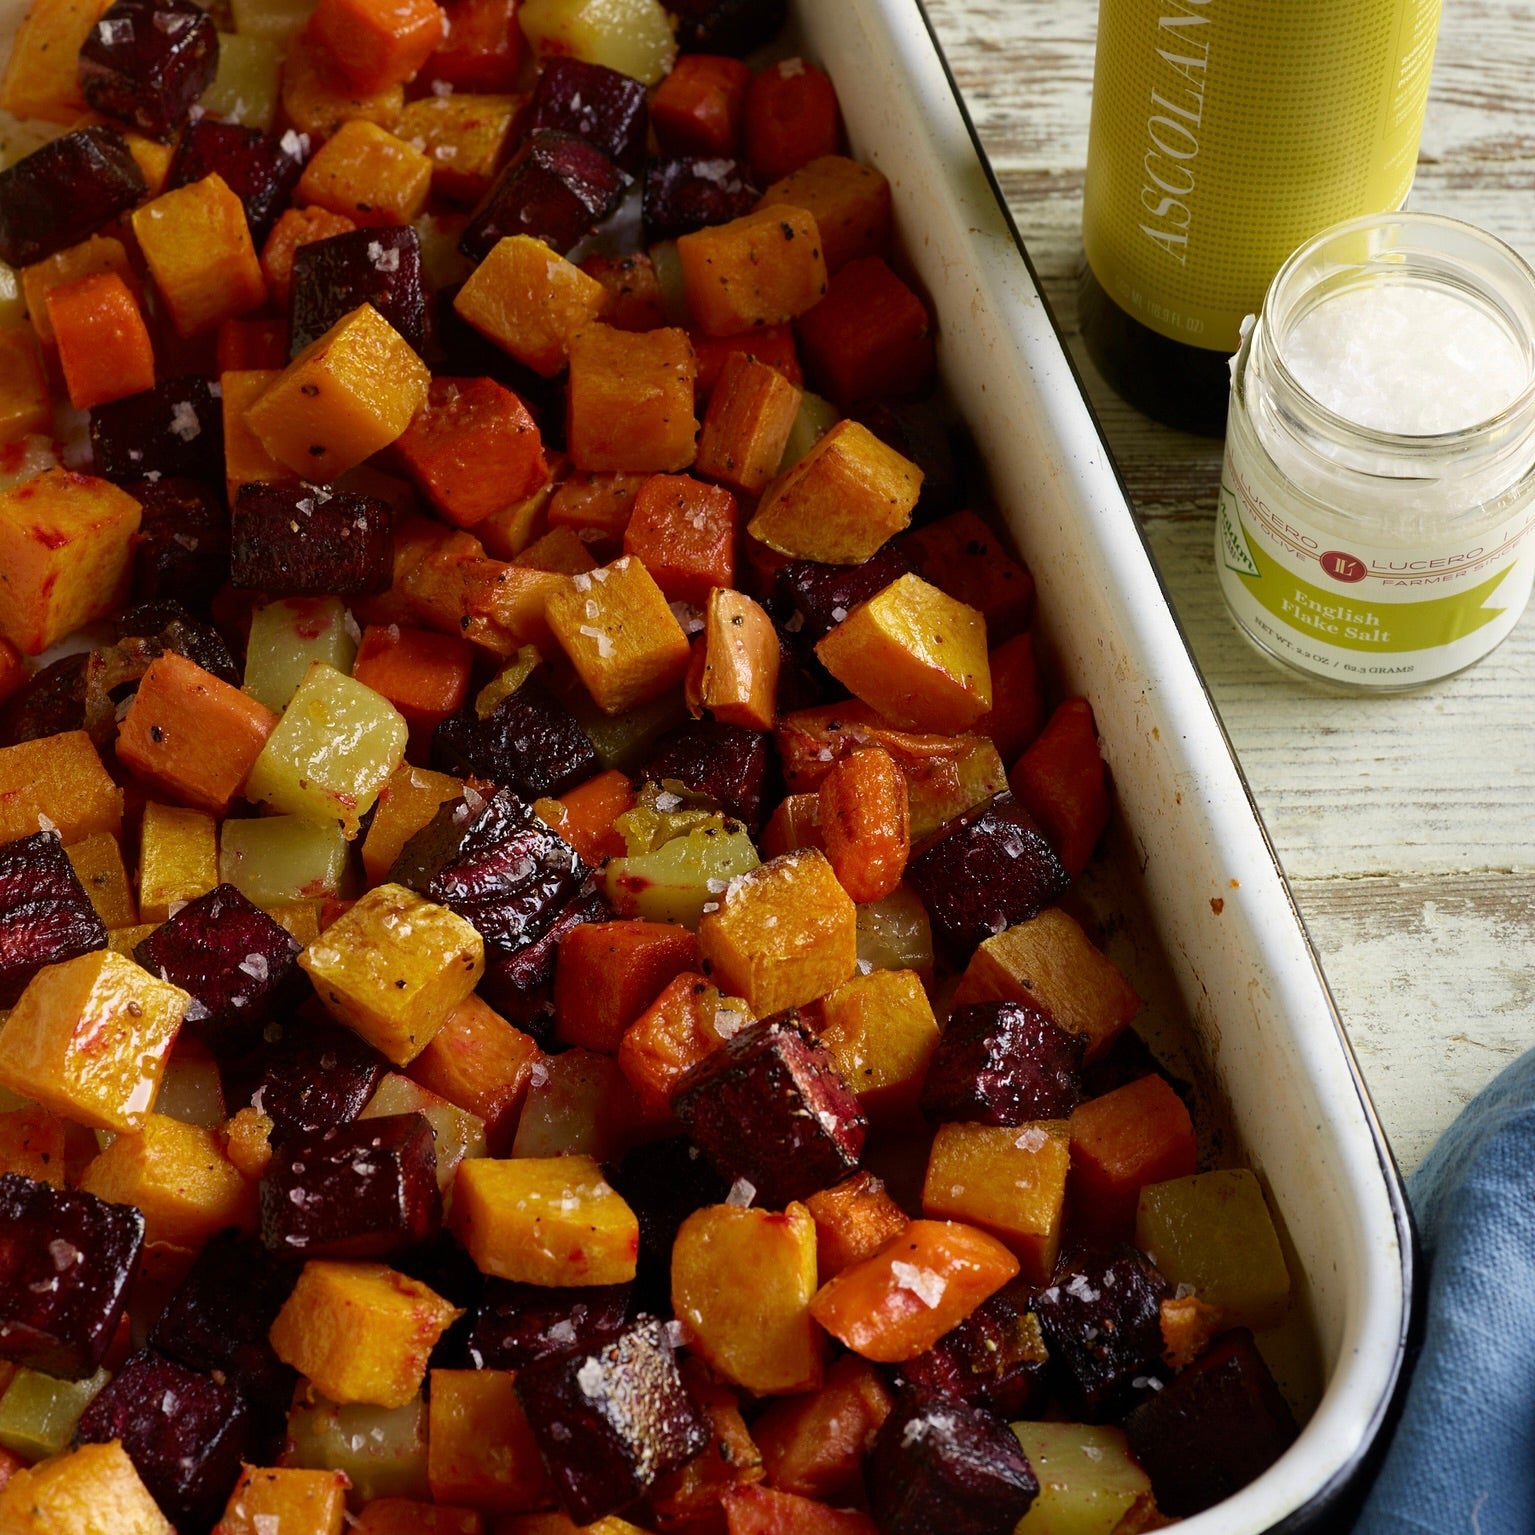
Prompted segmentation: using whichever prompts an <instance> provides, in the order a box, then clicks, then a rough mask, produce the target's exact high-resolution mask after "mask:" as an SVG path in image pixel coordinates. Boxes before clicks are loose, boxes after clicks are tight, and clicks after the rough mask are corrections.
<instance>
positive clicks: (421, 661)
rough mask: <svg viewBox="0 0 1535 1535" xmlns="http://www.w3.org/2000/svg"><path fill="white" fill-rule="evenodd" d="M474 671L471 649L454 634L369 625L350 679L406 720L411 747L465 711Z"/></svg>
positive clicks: (358, 648) (469, 645)
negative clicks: (411, 742) (387, 701)
mask: <svg viewBox="0 0 1535 1535" xmlns="http://www.w3.org/2000/svg"><path fill="white" fill-rule="evenodd" d="M473 669H474V646H472V645H471V644H470V643H469V642H468V641H467V640H463V639H460V638H458V637H457V636H456V635H452V634H434V633H432V632H431V631H430V630H427V629H403V628H401V627H400V626H399V625H398V624H389V625H387V626H380V625H376V624H370V625H369V626H368V628H366V629H365V630H363V635H362V643H361V644H360V645H359V646H358V647H357V659H356V661H355V662H354V663H353V665H352V675H353V676H354V677H355V678H356V679H357V680H358V681H359V682H363V683H366V684H367V685H368V686H369V687H370V688H372V689H373V691H374V692H375V693H378V694H381V695H382V696H383V697H384V698H387V699H388V700H389V702H390V703H392V704H393V705H394V706H395V708H396V709H398V710H399V711H400V713H401V714H402V715H404V717H405V723H406V724H407V725H408V726H409V727H410V733H411V739H412V741H413V742H425V740H426V739H427V737H428V736H430V734H431V732H432V731H433V730H434V729H435V728H436V727H437V726H438V725H440V724H441V723H442V721H443V720H445V719H447V717H448V716H449V715H450V714H456V713H457V712H458V711H459V709H460V708H461V707H462V706H463V702H464V699H465V698H466V697H467V696H468V693H469V674H470V672H472V671H473Z"/></svg>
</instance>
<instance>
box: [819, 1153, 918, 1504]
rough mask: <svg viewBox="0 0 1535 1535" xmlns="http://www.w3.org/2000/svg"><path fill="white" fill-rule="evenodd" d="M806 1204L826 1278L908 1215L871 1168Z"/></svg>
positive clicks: (881, 1241) (894, 1232) (873, 1248)
mask: <svg viewBox="0 0 1535 1535" xmlns="http://www.w3.org/2000/svg"><path fill="white" fill-rule="evenodd" d="M805 1208H806V1209H807V1210H809V1211H810V1217H811V1219H812V1220H813V1221H814V1222H815V1256H816V1272H817V1273H818V1274H820V1276H821V1279H822V1280H823V1282H824V1281H825V1280H827V1279H830V1278H832V1277H833V1276H834V1275H836V1274H840V1273H841V1272H842V1270H843V1269H845V1268H847V1267H849V1266H850V1265H851V1264H854V1263H862V1262H863V1260H864V1259H865V1258H872V1257H873V1256H874V1254H875V1253H877V1252H878V1251H879V1250H880V1248H882V1247H883V1246H884V1245H885V1244H886V1243H887V1242H890V1241H892V1240H894V1239H895V1238H896V1237H898V1236H899V1235H900V1234H901V1233H902V1232H903V1231H904V1230H905V1229H906V1224H907V1220H908V1216H907V1214H906V1212H905V1211H904V1210H903V1209H902V1208H901V1207H900V1206H899V1205H898V1204H897V1203H896V1202H895V1200H893V1199H892V1198H891V1197H890V1195H889V1194H888V1193H887V1192H886V1189H885V1185H884V1184H883V1183H881V1182H880V1180H879V1179H878V1178H876V1177H875V1176H874V1174H873V1173H871V1172H856V1173H854V1174H853V1176H852V1177H851V1178H844V1179H843V1180H842V1182H841V1183H837V1184H833V1186H832V1187H831V1188H829V1189H817V1190H816V1192H815V1193H814V1194H811V1195H810V1196H809V1198H807V1199H806V1200H805ZM790 1490H791V1491H796V1492H797V1491H800V1490H801V1489H799V1488H791V1489H790Z"/></svg>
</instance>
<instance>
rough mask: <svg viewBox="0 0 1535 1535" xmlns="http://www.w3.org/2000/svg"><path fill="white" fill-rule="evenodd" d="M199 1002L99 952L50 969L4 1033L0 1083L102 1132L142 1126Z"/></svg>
mask: <svg viewBox="0 0 1535 1535" xmlns="http://www.w3.org/2000/svg"><path fill="white" fill-rule="evenodd" d="M190 1001H191V998H190V997H189V996H188V995H187V994H186V992H184V991H182V990H181V988H180V987H179V986H172V985H171V984H170V983H169V982H168V981H162V980H160V979H159V978H158V977H156V976H152V975H150V973H149V972H148V971H147V970H144V969H142V968H140V967H139V966H138V965H136V964H134V963H133V961H132V960H129V959H124V958H123V956H122V955H121V954H114V953H113V952H112V951H111V950H110V949H98V950H97V951H96V952H95V953H92V954H82V955H80V957H79V958H78V959H70V960H65V961H64V962H63V963H62V964H57V965H48V966H46V967H45V968H43V969H42V970H40V971H38V973H37V974H36V975H35V976H34V977H33V978H32V980H31V981H30V982H29V983H28V985H27V989H26V990H25V991H24V992H22V994H21V998H20V1000H19V1001H18V1002H17V1003H16V1006H15V1007H13V1008H12V1009H11V1013H10V1016H9V1017H8V1018H7V1019H6V1020H5V1024H4V1026H3V1027H0V1083H3V1084H4V1085H5V1086H6V1087H8V1088H10V1089H11V1091H12V1092H17V1093H21V1094H22V1095H23V1096H24V1097H27V1098H33V1099H36V1100H37V1102H39V1103H41V1104H42V1105H43V1106H44V1107H45V1108H50V1109H52V1110H53V1111H54V1112H55V1113H57V1114H62V1115H64V1117H65V1118H66V1119H73V1120H77V1121H78V1122H79V1123H80V1124H83V1125H89V1126H90V1127H91V1128H93V1129H97V1130H116V1131H119V1132H127V1131H134V1130H138V1129H140V1128H141V1127H142V1125H143V1123H144V1119H145V1116H146V1115H147V1114H148V1112H149V1106H150V1104H152V1103H153V1102H154V1099H155V1094H156V1093H157V1092H158V1091H159V1089H160V1079H161V1077H162V1076H163V1075H164V1074H165V1063H166V1059H167V1058H168V1057H169V1055H170V1050H171V1045H172V1044H173V1043H174V1042H175V1039H176V1034H177V1032H178V1030H179V1029H180V1028H181V1020H182V1018H183V1017H184V1015H185V1013H186V1010H187V1004H188V1003H189V1002H190Z"/></svg>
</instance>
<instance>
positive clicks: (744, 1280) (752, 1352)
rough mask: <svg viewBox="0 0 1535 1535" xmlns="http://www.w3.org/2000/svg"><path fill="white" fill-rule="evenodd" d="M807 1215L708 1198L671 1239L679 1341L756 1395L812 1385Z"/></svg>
mask: <svg viewBox="0 0 1535 1535" xmlns="http://www.w3.org/2000/svg"><path fill="white" fill-rule="evenodd" d="M815 1248H816V1238H815V1222H814V1221H813V1220H812V1219H811V1218H810V1212H809V1211H808V1210H806V1208H805V1207H804V1205H802V1204H798V1203H794V1202H791V1203H789V1204H788V1205H787V1206H786V1207H785V1208H784V1210H783V1211H782V1212H779V1211H775V1210H762V1209H750V1208H741V1207H739V1206H736V1205H729V1204H724V1205H712V1206H710V1207H709V1208H707V1209H704V1210H699V1211H697V1212H696V1213H695V1214H693V1215H690V1216H689V1217H688V1218H687V1220H685V1221H684V1222H683V1223H682V1229H681V1230H680V1231H679V1232H678V1233H677V1240H676V1242H675V1244H674V1245H673V1247H672V1306H673V1309H674V1310H675V1311H676V1314H677V1316H678V1317H679V1318H680V1320H681V1321H683V1322H684V1323H685V1324H686V1325H687V1327H688V1329H689V1332H690V1333H691V1335H692V1336H691V1338H690V1339H689V1343H688V1346H689V1348H690V1349H692V1350H693V1351H694V1352H695V1353H697V1354H698V1355H700V1356H701V1357H702V1358H704V1359H706V1360H707V1361H708V1362H709V1363H710V1364H711V1365H712V1366H713V1367H714V1368H715V1369H716V1370H718V1371H719V1372H720V1373H721V1374H722V1375H724V1376H725V1378H726V1379H727V1380H730V1381H733V1382H734V1383H735V1384H736V1385H737V1386H740V1387H742V1388H743V1389H745V1390H747V1391H750V1392H752V1393H753V1394H754V1395H756V1396H776V1395H780V1394H783V1393H793V1392H799V1391H809V1390H813V1389H814V1388H815V1387H816V1386H818V1385H819V1384H820V1379H821V1335H820V1329H819V1328H818V1327H817V1326H816V1324H815V1323H814V1322H813V1321H812V1320H811V1317H810V1310H809V1306H810V1297H811V1296H812V1295H813V1294H814V1293H815V1286H816V1261H815Z"/></svg>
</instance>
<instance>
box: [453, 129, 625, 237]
mask: <svg viewBox="0 0 1535 1535" xmlns="http://www.w3.org/2000/svg"><path fill="white" fill-rule="evenodd" d="M625 179H626V178H625V176H624V173H623V172H622V171H621V170H620V169H619V168H618V166H617V165H615V164H614V163H613V161H611V160H610V159H609V158H608V157H607V156H606V155H605V154H603V152H602V151H601V150H600V149H594V148H593V147H592V146H591V145H590V144H588V143H587V142H586V140H585V139H582V138H578V137H577V136H576V135H575V134H573V133H557V132H555V131H553V130H552V129H548V128H543V129H540V130H539V131H537V132H536V133H530V134H529V135H528V137H527V141H526V143H525V145H524V147H523V151H522V153H521V154H520V155H519V156H518V157H517V158H516V159H515V160H513V161H512V163H511V164H510V165H508V166H507V168H506V169H505V170H504V171H502V172H501V174H500V176H498V177H497V178H496V184H495V185H494V186H493V187H492V188H491V189H490V191H489V192H487V193H486V194H485V197H484V199H483V200H482V201H481V203H480V205H479V207H477V208H476V209H475V210H474V212H473V213H472V214H471V215H470V216H469V222H468V224H467V225H466V226H465V228H464V233H463V236H462V237H461V239H460V240H459V242H458V248H459V249H460V250H461V251H462V252H463V253H464V254H465V255H466V256H467V257H468V258H469V259H470V260H471V261H483V260H484V259H485V257H486V256H488V255H489V254H490V252H491V250H492V248H493V247H494V246H495V245H496V244H497V243H498V242H500V241H501V240H504V239H506V237H507V236H508V235H532V236H533V237H534V239H537V240H542V241H543V242H544V243H545V244H546V245H549V246H551V247H553V249H555V250H557V251H558V252H559V253H560V254H561V255H562V256H563V255H564V254H565V253H566V252H567V251H569V250H570V249H571V248H572V247H573V246H574V245H576V244H577V243H578V242H579V241H581V240H582V239H584V238H585V237H586V235H588V234H590V233H591V230H592V228H593V227H594V226H595V225H597V224H600V223H601V222H602V220H603V219H605V218H606V217H607V216H608V215H609V214H610V213H612V211H613V210H614V209H615V208H616V207H617V206H618V201H619V198H620V197H621V196H622V195H623V189H624V181H625Z"/></svg>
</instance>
